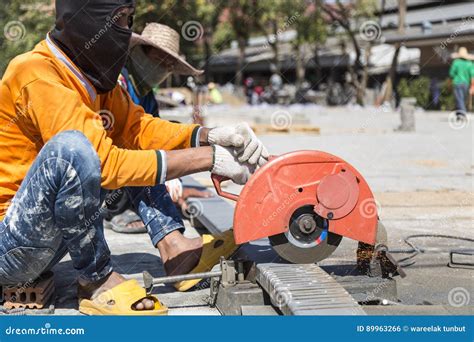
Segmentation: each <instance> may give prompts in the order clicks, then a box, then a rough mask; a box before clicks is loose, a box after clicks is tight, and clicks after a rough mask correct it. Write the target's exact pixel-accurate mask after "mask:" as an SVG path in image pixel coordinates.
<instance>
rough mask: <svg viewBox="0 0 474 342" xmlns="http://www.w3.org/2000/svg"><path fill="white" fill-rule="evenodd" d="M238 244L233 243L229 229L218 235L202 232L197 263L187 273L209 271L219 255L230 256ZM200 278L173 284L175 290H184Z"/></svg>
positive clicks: (215, 263) (232, 234) (232, 233)
mask: <svg viewBox="0 0 474 342" xmlns="http://www.w3.org/2000/svg"><path fill="white" fill-rule="evenodd" d="M238 247H239V246H237V245H236V244H235V241H234V232H233V230H229V231H227V232H225V233H224V234H223V235H220V236H212V235H209V234H204V235H203V236H202V254H201V258H200V259H199V263H198V264H197V266H196V267H194V268H193V269H192V270H191V272H189V274H192V273H201V272H208V271H210V270H211V269H212V268H213V267H214V266H215V265H217V264H218V263H219V259H220V257H221V256H223V257H224V258H228V257H230V256H231V255H232V254H233V253H234V252H235V251H236V250H237V249H238ZM201 280H202V279H191V280H184V281H180V282H177V283H175V284H174V287H175V289H176V290H178V291H181V292H184V291H187V290H189V289H190V288H192V287H193V286H195V285H196V284H198V283H199V282H200V281H201Z"/></svg>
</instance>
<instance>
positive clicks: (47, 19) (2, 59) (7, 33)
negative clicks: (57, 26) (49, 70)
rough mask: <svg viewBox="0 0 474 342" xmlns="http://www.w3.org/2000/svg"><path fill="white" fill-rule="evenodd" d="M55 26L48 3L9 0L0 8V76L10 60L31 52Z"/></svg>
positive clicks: (46, 0) (52, 12)
mask: <svg viewBox="0 0 474 342" xmlns="http://www.w3.org/2000/svg"><path fill="white" fill-rule="evenodd" d="M53 25H54V5H52V4H51V0H21V1H20V0H10V1H8V2H7V3H6V4H5V3H2V6H0V30H1V31H0V34H1V36H0V76H1V75H3V73H4V72H5V69H6V67H7V65H8V63H9V62H10V60H11V59H12V58H13V57H15V56H17V55H19V54H22V53H24V52H26V51H29V50H31V49H32V48H33V47H34V46H35V45H36V44H37V43H38V42H40V41H41V40H43V39H44V38H45V36H46V33H47V32H48V31H49V30H51V28H52V27H53Z"/></svg>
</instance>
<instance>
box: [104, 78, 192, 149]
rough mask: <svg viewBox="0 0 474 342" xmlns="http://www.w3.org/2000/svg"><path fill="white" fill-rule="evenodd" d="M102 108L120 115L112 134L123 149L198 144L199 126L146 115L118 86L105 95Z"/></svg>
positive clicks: (168, 147) (165, 147)
mask: <svg viewBox="0 0 474 342" xmlns="http://www.w3.org/2000/svg"><path fill="white" fill-rule="evenodd" d="M103 107H104V108H108V109H109V110H110V111H111V112H112V113H115V114H116V116H117V117H119V118H121V119H120V120H122V122H121V123H119V124H118V125H117V131H116V132H115V133H114V134H115V135H114V136H116V137H117V141H120V144H121V145H122V146H123V147H124V148H128V149H139V150H147V149H153V150H177V149H184V148H190V147H198V146H199V128H200V126H199V125H196V124H181V123H174V122H170V121H168V120H163V119H161V118H156V117H153V116H152V115H150V114H146V113H145V111H144V109H143V107H141V106H139V105H136V104H135V103H134V102H133V101H132V100H131V99H130V97H129V96H128V94H127V93H126V91H124V90H123V89H122V88H121V87H116V88H115V89H114V90H113V91H112V92H111V93H110V94H109V95H108V96H107V98H106V99H105V101H104V104H103Z"/></svg>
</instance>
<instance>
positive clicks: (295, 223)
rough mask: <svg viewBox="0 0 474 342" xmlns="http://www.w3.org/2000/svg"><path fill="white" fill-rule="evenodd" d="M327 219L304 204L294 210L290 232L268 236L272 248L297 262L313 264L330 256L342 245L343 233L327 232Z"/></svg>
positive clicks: (283, 256)
mask: <svg viewBox="0 0 474 342" xmlns="http://www.w3.org/2000/svg"><path fill="white" fill-rule="evenodd" d="M328 224H329V223H328V221H327V220H326V219H323V218H322V217H320V216H319V215H317V214H316V213H315V212H314V211H313V206H311V205H309V206H304V207H301V208H299V209H298V210H296V211H295V213H294V214H293V215H292V217H291V219H290V228H289V229H288V231H287V232H285V233H281V234H277V235H273V236H270V237H269V240H270V244H271V245H272V247H273V249H274V250H275V251H276V252H277V253H278V255H279V256H281V257H282V258H283V259H285V260H287V261H290V262H292V263H295V264H312V263H315V262H318V261H321V260H323V259H325V258H327V257H328V256H330V255H331V254H332V253H333V252H334V251H335V250H336V248H337V246H339V243H340V242H341V240H342V236H341V235H337V234H334V233H330V232H328Z"/></svg>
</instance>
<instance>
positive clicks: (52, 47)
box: [46, 33, 97, 103]
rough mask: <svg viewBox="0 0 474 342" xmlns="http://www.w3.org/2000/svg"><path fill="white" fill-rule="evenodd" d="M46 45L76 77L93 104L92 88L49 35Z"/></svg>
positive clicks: (94, 92) (94, 96)
mask: <svg viewBox="0 0 474 342" xmlns="http://www.w3.org/2000/svg"><path fill="white" fill-rule="evenodd" d="M46 44H47V45H48V47H49V49H50V50H51V52H52V53H53V55H54V56H55V57H56V58H57V59H59V60H60V61H61V62H62V63H63V64H64V65H65V66H66V67H67V68H68V69H69V70H70V71H71V72H72V73H73V74H74V76H76V78H77V79H78V80H79V82H80V83H81V84H82V86H83V87H84V88H85V89H86V90H87V93H88V94H89V98H90V100H91V102H92V103H94V101H95V99H96V97H97V93H96V91H95V89H94V87H93V86H92V85H91V84H90V82H89V81H88V80H87V78H85V77H84V75H83V74H82V73H81V71H80V70H79V69H78V68H77V67H76V66H75V65H74V64H73V63H72V62H71V61H70V60H69V58H68V57H67V56H66V55H65V54H64V52H62V51H61V49H60V48H59V47H58V46H57V45H56V44H54V42H53V41H52V39H51V37H50V36H49V33H48V34H47V35H46Z"/></svg>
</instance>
